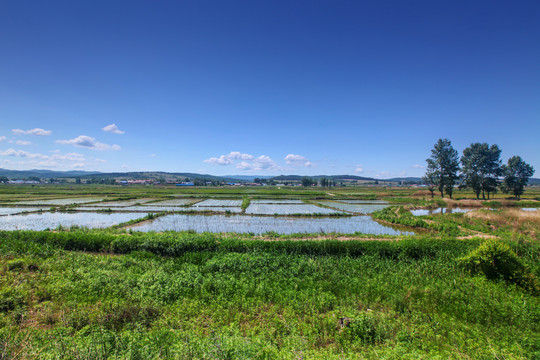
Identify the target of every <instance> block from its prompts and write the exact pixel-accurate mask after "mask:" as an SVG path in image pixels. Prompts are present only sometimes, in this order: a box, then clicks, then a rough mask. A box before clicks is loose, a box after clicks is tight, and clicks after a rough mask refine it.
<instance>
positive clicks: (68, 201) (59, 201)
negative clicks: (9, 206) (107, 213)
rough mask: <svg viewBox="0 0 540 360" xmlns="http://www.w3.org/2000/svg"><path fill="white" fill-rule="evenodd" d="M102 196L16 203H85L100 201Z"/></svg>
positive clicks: (58, 204) (17, 203) (19, 202)
mask: <svg viewBox="0 0 540 360" xmlns="http://www.w3.org/2000/svg"><path fill="white" fill-rule="evenodd" d="M101 200H103V198H67V199H50V200H33V201H17V202H15V203H13V204H16V205H19V204H20V205H52V206H64V205H71V204H86V203H93V202H97V201H101Z"/></svg>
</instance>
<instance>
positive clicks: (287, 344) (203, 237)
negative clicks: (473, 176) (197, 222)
mask: <svg viewBox="0 0 540 360" xmlns="http://www.w3.org/2000/svg"><path fill="white" fill-rule="evenodd" d="M503 211H507V210H503ZM508 211H517V210H508ZM401 212H403V211H401ZM397 213H398V214H399V213H400V211H397ZM396 216H397V215H396ZM405 216H407V215H405ZM515 216H518V214H516V215H515ZM531 216H532V215H531ZM424 219H425V220H423V221H426V220H427V221H428V222H431V221H432V224H436V223H437V222H440V223H441V224H445V223H446V222H448V221H450V220H449V219H454V221H455V223H456V224H459V231H469V230H470V229H472V228H479V229H482V230H485V231H487V229H488V227H489V228H491V231H493V233H494V234H497V235H498V236H500V238H499V239H498V240H485V239H481V238H472V239H466V240H458V239H455V238H454V237H453V235H452V234H448V233H447V232H446V231H439V230H438V229H439V228H437V227H435V226H434V227H433V228H431V229H428V230H429V231H430V232H429V233H427V234H425V235H422V236H417V237H411V238H406V239H405V240H401V241H362V240H361V239H359V240H350V241H338V240H329V241H298V239H297V238H296V237H290V238H287V237H283V238H280V240H279V241H265V240H259V237H252V238H246V237H244V238H243V239H240V238H235V237H234V236H229V237H225V236H221V235H212V234H193V233H164V234H140V233H133V234H129V233H125V232H121V231H119V230H107V231H85V230H73V231H62V232H2V233H0V237H1V239H2V241H1V242H0V254H1V257H0V268H1V269H2V270H1V272H0V274H1V275H0V276H1V279H2V281H1V283H0V284H1V285H0V324H1V326H0V329H1V330H0V339H1V340H0V343H1V344H2V345H1V346H2V349H0V352H1V353H3V354H5V356H6V357H7V358H21V359H28V358H36V359H38V358H39V359H42V358H58V357H60V358H62V357H67V358H92V359H105V358H134V359H135V358H141V359H142V358H181V359H185V358H192V359H201V358H208V359H215V358H218V359H231V358H249V359H272V358H289V359H296V358H305V359H309V358H319V359H329V358H335V359H343V358H373V359H378V358H395V359H398V358H399V359H403V358H409V359H418V358H426V359H428V358H430V359H431V358H437V357H439V358H445V359H446V358H455V359H458V358H459V359H472V358H474V359H493V358H506V359H534V358H535V357H538V355H539V354H540V347H539V345H538V333H539V331H540V327H539V325H538V324H539V320H540V313H539V311H538V309H539V308H540V301H539V297H538V277H539V276H540V265H539V264H540V261H539V258H540V246H539V245H538V241H537V240H538V239H537V235H538V229H539V221H538V219H537V218H531V219H528V220H527V221H524V223H529V224H528V225H523V226H517V225H516V224H514V221H513V220H511V219H512V216H511V214H500V213H499V212H494V213H486V214H485V215H484V214H480V215H467V214H451V215H449V214H448V216H446V217H445V216H443V215H439V216H431V217H426V218H424ZM438 219H439V220H438ZM443 219H444V220H443ZM507 219H508V220H507ZM467 226H468V227H467ZM492 226H495V228H493V227H492ZM443 230H444V227H443ZM470 231H472V230H470ZM112 255H114V256H112ZM494 259H497V261H499V260H500V261H499V263H497V265H496V266H491V265H490V264H494V263H496V262H494ZM343 318H346V319H343ZM340 319H342V321H340ZM342 324H343V325H342Z"/></svg>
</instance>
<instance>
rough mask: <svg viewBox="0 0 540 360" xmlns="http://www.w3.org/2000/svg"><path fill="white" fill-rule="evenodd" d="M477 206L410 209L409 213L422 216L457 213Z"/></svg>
mask: <svg viewBox="0 0 540 360" xmlns="http://www.w3.org/2000/svg"><path fill="white" fill-rule="evenodd" d="M476 209H478V208H471V209H466V208H438V209H417V210H411V213H412V214H413V215H414V216H424V215H433V214H457V213H466V212H469V211H472V210H476Z"/></svg>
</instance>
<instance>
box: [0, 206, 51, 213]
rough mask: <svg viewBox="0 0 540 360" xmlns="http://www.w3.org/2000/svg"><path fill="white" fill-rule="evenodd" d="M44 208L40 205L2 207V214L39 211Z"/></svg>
mask: <svg viewBox="0 0 540 360" xmlns="http://www.w3.org/2000/svg"><path fill="white" fill-rule="evenodd" d="M39 210H43V208H39V207H31V208H30V207H0V215H13V214H19V213H22V212H31V211H39Z"/></svg>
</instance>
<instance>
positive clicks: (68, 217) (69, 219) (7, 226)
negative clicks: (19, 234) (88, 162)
mask: <svg viewBox="0 0 540 360" xmlns="http://www.w3.org/2000/svg"><path fill="white" fill-rule="evenodd" d="M144 216H146V214H144V213H110V214H102V213H82V212H80V213H58V212H56V213H49V212H45V213H41V214H28V215H8V216H2V217H0V230H45V229H55V228H57V227H58V226H60V225H61V226H63V227H71V226H74V225H77V226H81V227H87V228H97V229H103V228H107V227H109V226H112V225H117V224H120V223H123V222H126V221H129V220H134V219H138V218H141V217H144Z"/></svg>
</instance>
